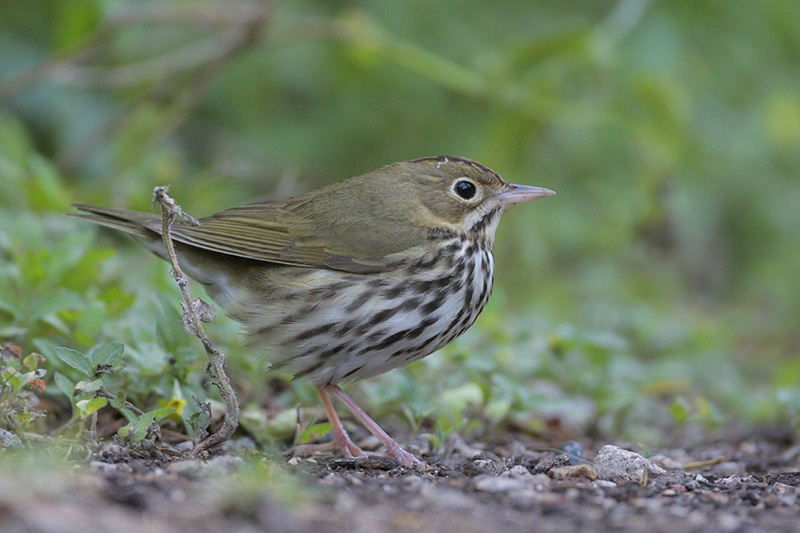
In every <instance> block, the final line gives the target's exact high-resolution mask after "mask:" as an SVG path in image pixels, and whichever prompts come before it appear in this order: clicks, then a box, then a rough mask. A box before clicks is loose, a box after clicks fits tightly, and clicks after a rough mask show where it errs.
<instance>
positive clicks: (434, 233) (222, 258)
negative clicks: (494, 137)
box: [75, 156, 554, 466]
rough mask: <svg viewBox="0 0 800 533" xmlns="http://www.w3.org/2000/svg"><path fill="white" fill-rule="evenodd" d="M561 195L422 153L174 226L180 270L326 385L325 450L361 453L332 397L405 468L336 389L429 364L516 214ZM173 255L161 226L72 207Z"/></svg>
mask: <svg viewBox="0 0 800 533" xmlns="http://www.w3.org/2000/svg"><path fill="white" fill-rule="evenodd" d="M551 194H554V193H553V191H550V190H548V189H544V188H541V187H530V186H526V185H514V184H510V183H508V182H506V181H505V180H503V179H502V178H501V177H500V176H499V175H498V174H497V173H495V172H493V171H492V170H490V169H489V168H487V167H485V166H483V165H481V164H480V163H477V162H475V161H472V160H469V159H466V158H460V157H446V156H440V157H426V158H422V159H415V160H413V161H404V162H400V163H395V164H392V165H389V166H386V167H384V168H381V169H379V170H376V171H374V172H370V173H368V174H364V175H362V176H357V177H355V178H351V179H348V180H345V181H343V182H340V183H336V184H333V185H329V186H327V187H323V188H321V189H318V190H315V191H311V192H309V193H306V194H301V195H299V196H295V197H293V198H288V199H286V200H281V201H273V202H257V203H252V204H248V205H245V206H242V207H236V208H233V209H228V210H225V211H222V212H220V213H217V214H215V215H212V216H210V217H207V218H204V219H201V220H200V226H192V225H190V224H188V223H183V222H176V223H175V224H174V225H173V226H172V229H171V234H172V237H173V239H174V241H175V243H176V250H177V254H178V258H179V260H180V263H181V267H182V268H183V269H184V271H185V272H186V274H187V275H189V276H190V277H192V278H194V279H195V280H197V281H198V282H200V283H202V284H203V285H204V286H205V288H206V291H207V292H208V294H209V296H210V297H211V298H212V299H213V300H214V301H215V302H216V303H217V304H218V305H220V306H221V307H222V308H223V310H224V311H225V312H226V313H227V314H228V315H229V316H230V317H232V318H233V319H234V320H237V321H239V322H241V323H242V324H243V325H244V326H245V327H246V330H247V335H248V337H249V340H250V341H253V342H256V343H258V344H263V345H266V346H268V347H271V348H272V349H273V350H274V353H275V355H274V358H273V362H274V366H284V365H285V366H287V367H288V368H290V369H291V370H292V371H294V374H295V377H301V376H305V377H307V378H309V379H311V381H312V382H313V383H314V384H315V385H316V386H317V389H318V391H319V395H320V398H321V400H322V403H323V405H324V407H325V410H326V412H327V414H328V418H329V420H330V422H331V425H332V427H333V430H334V439H333V441H332V442H330V443H328V444H325V445H316V446H306V447H305V449H306V450H305V451H310V450H320V449H329V448H334V447H336V448H341V449H342V451H343V453H344V454H345V455H346V456H359V455H363V452H362V450H361V449H360V448H359V447H358V446H356V445H355V444H354V443H353V442H352V441H351V440H350V437H349V436H348V435H347V432H346V431H345V429H344V427H343V426H342V424H341V422H340V420H339V418H338V416H337V414H336V411H335V410H334V408H333V405H332V403H331V401H330V398H329V396H328V393H331V394H333V395H334V396H336V397H338V398H339V399H340V400H341V401H342V402H343V403H344V404H345V405H346V406H347V407H348V408H349V409H350V411H351V412H352V413H353V414H354V416H355V417H356V418H357V419H358V420H359V421H361V422H362V424H364V425H365V426H366V427H367V429H369V430H370V431H371V432H372V433H373V434H374V435H375V436H376V437H377V438H378V439H379V440H380V441H381V442H382V443H383V444H384V446H385V447H386V450H387V451H386V453H387V454H388V455H391V456H394V457H396V458H397V459H399V460H400V462H401V463H403V464H404V465H406V466H411V465H414V464H418V463H419V461H418V460H417V459H416V458H415V457H414V456H413V455H412V454H410V453H408V452H406V451H405V450H403V449H402V448H401V447H400V446H399V445H398V444H397V443H396V442H395V441H394V440H392V439H391V438H390V437H389V435H387V434H386V433H385V432H384V431H383V430H382V429H381V428H380V427H379V426H378V425H377V424H376V423H375V422H374V421H373V420H372V419H370V418H369V416H367V414H366V413H365V412H364V411H363V410H361V409H360V408H359V407H358V406H357V405H356V404H355V402H353V400H352V399H351V398H350V397H349V396H347V395H346V394H345V393H344V392H343V391H342V390H341V389H340V388H339V387H338V385H337V384H338V383H341V382H343V381H348V380H353V379H360V378H366V377H370V376H375V375H377V374H380V373H382V372H386V371H387V370H391V369H392V368H396V367H398V366H401V365H405V364H408V363H410V362H412V361H416V360H418V359H421V358H423V357H425V356H426V355H428V354H430V353H432V352H434V351H435V350H437V349H439V348H441V347H442V346H444V345H445V344H447V343H448V342H450V341H451V340H453V339H454V338H455V337H457V336H459V335H460V334H462V333H463V332H464V331H465V330H466V329H467V328H469V327H470V326H471V325H472V323H473V322H474V321H475V319H476V317H477V316H478V314H479V313H480V312H481V310H482V309H483V307H484V306H485V305H486V302H487V300H488V299H489V295H490V294H491V292H492V284H493V279H494V258H493V256H492V245H493V243H494V236H495V230H496V229H497V224H498V222H499V220H500V216H501V215H502V214H503V212H504V211H505V210H506V209H507V208H508V207H509V206H510V205H511V204H515V203H520V202H527V201H530V200H535V199H537V198H542V197H545V196H549V195H551ZM75 207H76V208H77V209H79V210H81V211H85V212H87V213H91V215H76V216H79V217H81V218H85V219H87V220H90V221H91V222H94V223H96V224H101V225H104V226H108V227H111V228H114V229H118V230H122V231H125V232H127V233H130V234H131V235H132V236H133V237H134V238H135V239H136V240H137V241H139V242H140V243H141V244H143V245H144V246H145V247H146V248H147V249H149V250H150V251H152V252H154V253H155V254H156V255H158V256H160V257H162V258H164V257H165V251H164V246H163V243H162V240H161V235H160V232H161V220H160V217H158V216H156V215H154V214H150V213H140V212H136V211H129V210H125V209H114V208H105V207H92V206H86V205H76V206H75Z"/></svg>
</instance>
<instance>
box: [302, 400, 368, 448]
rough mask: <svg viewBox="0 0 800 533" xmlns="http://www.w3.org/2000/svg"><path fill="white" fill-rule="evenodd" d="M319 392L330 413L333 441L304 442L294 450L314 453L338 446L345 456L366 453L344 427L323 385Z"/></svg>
mask: <svg viewBox="0 0 800 533" xmlns="http://www.w3.org/2000/svg"><path fill="white" fill-rule="evenodd" d="M317 392H319V397H320V399H321V400H322V405H323V407H325V412H326V413H327V414H328V421H329V422H330V423H331V426H332V428H333V441H332V442H328V443H325V444H304V445H301V446H296V447H295V448H294V451H295V452H297V453H314V452H324V451H328V450H333V449H337V448H338V449H340V450H342V454H343V455H344V456H345V457H361V456H362V455H364V451H363V450H362V449H361V448H359V447H358V446H357V445H356V443H354V442H353V441H352V440H350V435H348V434H347V430H346V429H344V426H343V425H342V421H341V420H339V415H337V414H336V410H335V409H334V408H333V404H332V403H331V399H330V397H329V396H328V393H327V392H326V391H325V389H324V388H322V387H317Z"/></svg>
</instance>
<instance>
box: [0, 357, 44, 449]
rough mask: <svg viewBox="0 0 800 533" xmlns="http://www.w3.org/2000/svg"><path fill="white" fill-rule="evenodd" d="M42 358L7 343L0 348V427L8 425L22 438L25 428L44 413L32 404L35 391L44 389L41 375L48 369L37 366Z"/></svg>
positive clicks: (34, 399)
mask: <svg viewBox="0 0 800 533" xmlns="http://www.w3.org/2000/svg"><path fill="white" fill-rule="evenodd" d="M41 363H44V357H42V356H41V355H39V354H38V353H31V354H30V355H27V356H25V357H22V350H21V349H20V348H19V347H17V346H15V345H13V344H11V343H6V344H4V345H3V346H2V348H0V427H2V428H7V429H8V430H10V431H13V432H14V433H16V434H17V436H18V437H20V438H21V439H23V440H25V430H26V429H27V428H28V426H29V425H30V424H31V423H32V422H33V421H34V420H36V419H38V418H41V417H43V416H44V414H43V413H40V412H38V411H35V410H33V409H32V407H34V406H35V404H36V403H38V402H37V399H36V394H35V391H39V392H44V391H45V390H46V386H45V383H44V381H43V380H42V378H43V377H44V376H45V374H47V370H45V369H43V368H38V366H39V365H40V364H41Z"/></svg>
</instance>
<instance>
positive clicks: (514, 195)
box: [497, 183, 555, 205]
mask: <svg viewBox="0 0 800 533" xmlns="http://www.w3.org/2000/svg"><path fill="white" fill-rule="evenodd" d="M553 194H555V191H551V190H550V189H545V188H544V187H532V186H530V185H516V184H514V183H512V184H511V185H510V186H509V188H508V190H507V191H505V192H503V193H500V194H499V195H498V196H497V198H498V199H499V200H500V204H501V205H511V204H519V203H522V202H530V201H531V200H538V199H539V198H544V197H546V196H551V195H553Z"/></svg>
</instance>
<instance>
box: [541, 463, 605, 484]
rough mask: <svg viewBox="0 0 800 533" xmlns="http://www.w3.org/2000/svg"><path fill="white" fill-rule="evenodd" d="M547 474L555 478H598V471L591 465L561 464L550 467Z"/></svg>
mask: <svg viewBox="0 0 800 533" xmlns="http://www.w3.org/2000/svg"><path fill="white" fill-rule="evenodd" d="M547 474H548V475H549V476H550V477H551V478H553V479H570V478H573V479H574V478H585V479H588V480H589V481H594V480H595V479H597V472H595V470H594V468H592V467H591V466H589V465H576V466H561V467H558V468H552V469H550V471H549V472H548V473H547Z"/></svg>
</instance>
